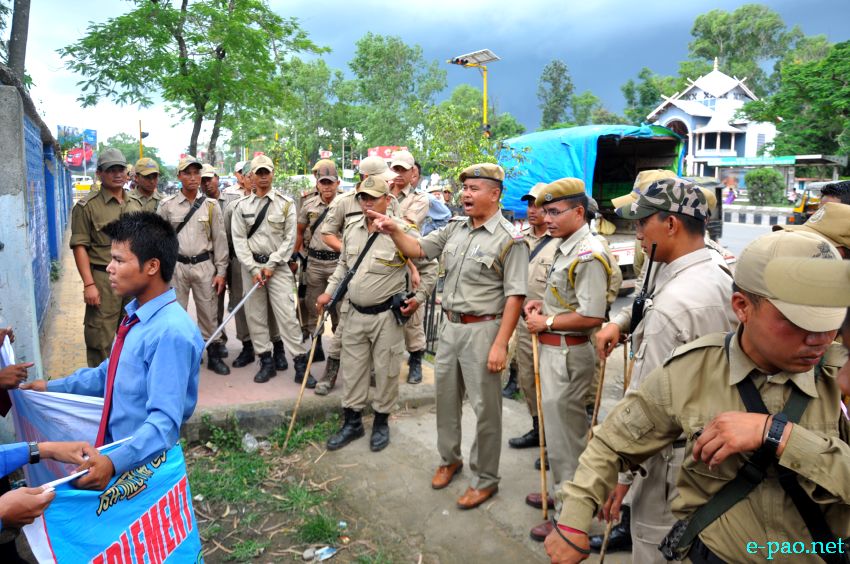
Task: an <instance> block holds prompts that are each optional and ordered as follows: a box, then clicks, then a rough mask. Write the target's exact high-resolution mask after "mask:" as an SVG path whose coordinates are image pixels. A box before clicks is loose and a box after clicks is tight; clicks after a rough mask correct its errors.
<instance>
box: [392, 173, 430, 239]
mask: <svg viewBox="0 0 850 564" xmlns="http://www.w3.org/2000/svg"><path fill="white" fill-rule="evenodd" d="M397 198H398V203H399V206H400V207H399V214H400V215H401V217H403V218H404V219H406V220H407V221H409V222H410V223H414V224H416V227H417V229H421V228H422V222H423V221H425V218H426V217H428V207H429V204H428V196H427V195H425V194H417V193H416V192H414V191H413V186H411V185H410V184H408V185H407V186H405V187H404V188H402V190H401V192H399V193H398V196H397Z"/></svg>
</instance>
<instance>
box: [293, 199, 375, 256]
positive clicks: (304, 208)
mask: <svg viewBox="0 0 850 564" xmlns="http://www.w3.org/2000/svg"><path fill="white" fill-rule="evenodd" d="M337 197H338V196H334V199H333V200H331V203H330V204H326V203H325V202H324V201H323V200H322V197H321V196H320V195H319V194H313V195H311V196H310V197H308V198H307V199H306V200H304V202H303V203H302V204H301V209H300V210H298V224H299V225H306V226H307V229H305V230H304V247H306V248H307V249H313V250H314V251H330V252H335V251H334V250H333V249H331V248H330V247H328V246H327V245H325V242H324V241H322V234H321V230H322V225H324V223H325V222H326V221H327V220H328V216H329V215H330V213H331V212H330V211H328V213H327V214H325V218H324V219H323V220H322V225H319V226H318V228H317V229H316V230H314V231H311V230H310V226H312V225H313V224H314V223H315V222H316V220H318V219H319V216H320V215H322V214H323V213H324V211H325V210H326V209H327V208H328V207H330V206H331V205H332V204H333V203H334V201H336V199H337ZM358 208H359V205H358ZM353 217H356V216H353ZM361 217H362V214H361Z"/></svg>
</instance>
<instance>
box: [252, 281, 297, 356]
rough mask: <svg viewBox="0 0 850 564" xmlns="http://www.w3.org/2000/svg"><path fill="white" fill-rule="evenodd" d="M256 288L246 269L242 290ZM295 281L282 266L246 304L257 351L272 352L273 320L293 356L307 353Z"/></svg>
mask: <svg viewBox="0 0 850 564" xmlns="http://www.w3.org/2000/svg"><path fill="white" fill-rule="evenodd" d="M253 285H254V281H253V279H252V278H251V273H250V272H249V271H248V270H247V269H243V270H242V287H243V288H250V287H251V286H253ZM295 291H296V290H295V279H294V278H293V276H292V272H291V271H290V270H289V267H288V266H286V265H282V266H281V267H280V268H278V269H277V270H275V272H274V275H273V276H272V277H271V278H269V279H268V280H266V284H265V286H260V287H259V288H257V290H256V291H255V292H254V293H253V294H251V297H250V298H249V299H248V303H246V304H245V308H246V309H247V311H246V312H245V314H246V315H247V317H248V331H249V332H250V334H251V342H253V343H254V352H255V353H257V354H262V353H265V352H270V351H271V350H272V343H271V340H270V338H269V335H270V332H269V323H268V322H269V317H272V318H273V319H274V320H275V321H276V322H277V327H278V329H279V330H280V339H281V340H282V341H283V344H284V345H285V346H286V348H287V349H289V352H290V353H291V354H292V356H293V357H296V356H299V355H302V354H305V353H306V352H307V345H306V344H305V343H304V342H303V341H302V340H301V326H300V325H299V324H298V318H297V316H296V314H295Z"/></svg>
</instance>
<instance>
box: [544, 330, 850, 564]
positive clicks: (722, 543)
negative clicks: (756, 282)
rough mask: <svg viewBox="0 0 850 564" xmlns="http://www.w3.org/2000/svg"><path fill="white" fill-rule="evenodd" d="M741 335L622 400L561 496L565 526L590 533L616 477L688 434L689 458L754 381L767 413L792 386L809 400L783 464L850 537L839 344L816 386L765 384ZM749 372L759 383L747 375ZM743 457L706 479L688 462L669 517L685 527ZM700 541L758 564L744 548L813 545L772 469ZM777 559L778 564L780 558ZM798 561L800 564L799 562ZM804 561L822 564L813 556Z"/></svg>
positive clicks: (680, 360)
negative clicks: (743, 385)
mask: <svg viewBox="0 0 850 564" xmlns="http://www.w3.org/2000/svg"><path fill="white" fill-rule="evenodd" d="M740 331H741V329H739V332H738V335H737V336H736V337H735V338H733V339H732V342H731V346H730V348H729V354H728V357H727V353H726V352H725V348H724V337H725V335H724V334H723V333H715V334H713V335H709V336H706V337H703V338H701V339H699V340H697V341H695V342H693V343H690V344H688V345H685V346H684V347H680V348H679V349H677V350H676V352H675V353H674V355H673V356H672V357H671V358H670V359H668V360H667V361H665V362H664V364H663V366H661V367H659V368H658V369H657V370H654V371H653V372H652V373H651V374H650V375H649V376H648V377H647V378H646V379H645V380H644V382H643V384H642V385H641V387H640V388H639V389H637V390H630V391H629V392H628V393H627V394H626V396H625V397H624V398H623V399H622V400H621V401H620V402H619V403H618V404H617V405H616V406H615V407H614V409H613V410H612V412H611V413H610V414H609V415H608V417H607V418H606V419H605V421H604V422H603V423H602V425H601V426H600V427H599V428H598V429H597V431H596V433H595V434H594V437H593V439H592V440H591V441H590V443H589V444H588V446H587V448H586V449H585V451H584V453H583V454H582V457H581V461H580V464H579V468H578V470H577V471H576V474H575V478H574V479H573V481H572V482H569V483H567V484H566V485H565V486H564V487H563V488H562V490H561V492H560V493H559V495H560V496H561V497H562V498H563V500H564V506H563V509H562V511H561V514H560V522H561V523H563V524H564V525H566V526H568V527H573V528H576V529H578V530H582V531H586V530H588V527H589V526H590V523H591V520H592V519H593V516H594V515H595V514H596V511H597V509H598V508H599V507H600V506H601V504H602V503H603V502H604V500H605V499H606V497H607V495H608V490H609V484H610V485H612V484H613V483H614V481H615V479H616V474H617V471H618V470H621V471H622V470H626V469H627V468H628V467H632V468H634V467H636V466H637V465H638V464H640V463H641V462H642V461H644V460H646V459H647V458H649V457H650V456H652V455H653V454H655V453H657V452H660V451H661V450H662V449H664V448H665V447H666V446H668V445H669V444H670V443H672V442H673V441H674V440H675V439H677V438H678V437H679V436H680V435H682V434H683V433H684V435H685V436H686V437H687V445H686V447H685V452H687V453H690V452H692V450H693V446H694V442H695V440H696V438H695V436H694V434H695V433H696V432H697V431H699V430H701V429H703V428H704V427H705V426H706V425H708V423H709V422H710V421H711V420H712V419H713V418H714V417H715V416H717V415H718V414H720V413H723V412H726V411H741V412H743V411H746V408H745V406H744V403H743V401H742V400H741V396H740V394H739V392H738V389H737V387H736V384H737V383H738V382H740V381H741V380H743V379H744V378H750V377H752V378H753V380H754V384H755V385H756V388H757V389H758V390H759V393H760V394H761V397H762V399H763V400H764V403H765V405H766V406H767V408H768V410H769V411H770V412H771V413H777V412H779V411H780V410H781V409H782V407H783V406H784V405H785V402H786V401H787V400H788V397H789V395H790V393H791V382H793V383H794V384H795V385H796V386H797V387H799V388H800V390H801V391H802V392H803V393H804V394H806V395H808V396H810V397H811V401H810V402H809V404H808V407H807V409H806V411H805V413H803V416H802V418H801V420H800V424H799V425H794V426H793V428H792V431H791V434H790V436H789V439H788V442H787V444H786V446H785V450H784V451H783V453H782V456H781V457H780V458H779V464H780V465H781V466H783V467H785V468H788V469H790V470H793V471H794V472H796V473H797V474H798V475H799V478H798V480H799V482H800V485H801V486H802V487H803V489H804V490H805V491H806V493H807V494H808V495H809V496H810V497H811V498H812V499H814V500H815V501H816V502H817V503H818V504H820V506H821V507H823V508H824V509H825V510H826V512H825V516H826V520H827V523H828V524H829V526H830V528H831V529H832V532H833V533H835V534H836V535H839V536H841V537H842V538H844V537H847V535H848V534H850V505H848V504H850V446H848V444H847V440H848V436H849V435H850V426H848V421H847V420H846V419H845V418H844V416H843V415H842V413H841V410H840V409H839V402H840V400H841V392H840V390H839V388H838V384H837V383H836V381H835V374H836V372H837V371H838V368H839V366H838V365H837V364H836V363H835V362H834V358H835V357H833V354H835V351H834V350H833V349H835V348H836V347H838V346H839V345H835V344H833V345H832V348H831V349H830V351H829V352H827V355H826V357H825V362H824V369H823V374H822V375H821V376H820V377H818V378H817V379H815V374H814V372H815V371H814V370H810V371H808V372H804V373H800V374H790V373H786V372H779V373H777V374H773V375H769V376H768V375H764V374H762V373H761V372H758V371H757V370H756V366H755V364H754V363H753V361H752V360H751V359H750V358H749V357H748V356H747V355H746V354H745V353H744V351H743V350H742V349H741V347H740V344H739V341H738V338H739V335H740ZM836 356H839V357H840V354H839V355H836ZM753 370H756V372H755V373H754V374H755V375H754V376H750V373H751V372H752V371H753ZM744 458H745V457H744V455H741V454H736V455H732V456H730V457H729V458H727V459H726V460H725V461H724V462H723V463H722V464H720V465H719V466H716V467H715V468H713V469H712V470H709V468H708V466H706V465H705V464H704V463H703V462H702V461H699V462H697V461H695V460H694V459H693V457H692V456H686V457H685V460H684V464H683V466H682V469H681V471H680V472H679V476H678V481H677V484H676V487H677V489H678V491H679V496H678V497H677V498H676V499H675V500H674V501H673V504H672V510H673V514H674V515H675V516H676V517H677V518H679V519H683V518H687V517H688V516H690V515H691V514H692V513H693V512H694V511H695V510H696V509H697V508H698V507H700V506H702V505H704V504H705V503H706V502H707V501H708V500H709V499H710V498H711V497H712V496H713V495H714V494H716V493H717V492H718V491H719V490H720V489H721V488H722V487H723V486H724V485H725V484H726V483H728V482H729V481H730V480H732V479H733V478H734V477H735V475H736V474H737V473H738V470H739V468H740V467H741V466H742V465H743V463H744ZM700 538H701V539H702V541H703V542H704V543H705V544H706V546H708V548H709V549H711V551H712V552H714V553H715V554H717V556H719V557H720V558H721V559H723V560H724V561H726V562H753V563H763V562H764V559H765V557H766V554H767V553H766V551H765V550H764V549H760V550H758V551H757V553H755V554H748V553H747V548H746V547H747V543H748V542H757V543H758V544H759V545H760V546H762V547H765V546H766V545H767V542H768V541H780V542H782V541H791V542H794V541H802V542H806V543H809V542H811V535H810V534H809V531H808V529H807V528H806V526H805V524H804V523H803V520H802V518H801V517H800V514H799V513H798V512H797V510H796V508H795V507H794V505H793V503H792V501H791V499H790V498H789V497H788V495H787V494H786V493H785V491H784V490H783V489H782V486H781V485H780V484H779V480H778V479H777V475H776V471H775V469H772V468H771V469H770V470H769V471H768V475H767V478H766V479H765V480H764V481H763V482H762V483H761V484H759V485H758V486H757V487H756V488H755V490H753V492H752V493H750V495H749V496H747V497H746V498H745V499H743V500H742V501H740V502H738V503H737V504H736V505H734V506H733V507H732V508H731V509H729V510H728V511H727V512H726V513H724V514H723V515H722V516H720V518H718V519H717V520H715V521H714V522H713V523H711V524H710V525H709V526H708V527H706V528H705V529H704V530H703V532H702V533H701V534H700ZM774 557H775V558H776V559H777V560H778V561H782V560H781V556H780V555H778V554H776V555H774ZM792 558H796V559H798V560H795V561H799V559H800V556H799V555H794V556H793V557H792ZM803 558H805V557H803ZM807 561H809V562H813V561H819V560H817V559H816V557H815V555H810V556H809V559H808V560H807Z"/></svg>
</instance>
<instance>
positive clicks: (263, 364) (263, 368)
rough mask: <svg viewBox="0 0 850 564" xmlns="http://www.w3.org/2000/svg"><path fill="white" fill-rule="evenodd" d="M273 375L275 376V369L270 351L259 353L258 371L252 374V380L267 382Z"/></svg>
mask: <svg viewBox="0 0 850 564" xmlns="http://www.w3.org/2000/svg"><path fill="white" fill-rule="evenodd" d="M275 376H277V371H276V370H275V369H274V360H273V359H272V353H270V352H264V353H260V371H259V372H257V374H256V375H254V382H256V383H258V384H264V383H266V382H268V381H269V379H270V378H274V377H275Z"/></svg>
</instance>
